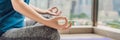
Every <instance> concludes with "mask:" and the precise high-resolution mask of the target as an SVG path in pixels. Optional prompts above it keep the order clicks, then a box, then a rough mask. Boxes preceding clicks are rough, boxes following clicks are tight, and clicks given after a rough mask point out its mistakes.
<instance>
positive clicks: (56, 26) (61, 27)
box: [46, 17, 72, 30]
mask: <svg viewBox="0 0 120 40" xmlns="http://www.w3.org/2000/svg"><path fill="white" fill-rule="evenodd" d="M61 19H62V20H65V24H63V25H60V24H59V23H58V20H61ZM46 24H47V25H48V26H50V27H51V28H54V29H58V30H66V29H69V28H70V27H71V25H72V23H70V24H69V23H68V20H67V18H66V17H55V18H53V19H50V20H48V21H47V23H46Z"/></svg>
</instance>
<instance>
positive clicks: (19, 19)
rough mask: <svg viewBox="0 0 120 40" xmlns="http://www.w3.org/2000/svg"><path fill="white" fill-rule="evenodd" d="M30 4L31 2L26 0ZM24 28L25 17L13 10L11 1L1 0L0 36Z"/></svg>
mask: <svg viewBox="0 0 120 40" xmlns="http://www.w3.org/2000/svg"><path fill="white" fill-rule="evenodd" d="M25 2H26V3H27V4H29V0H25ZM23 26H24V16H23V15H21V14H20V13H18V12H16V11H15V10H14V9H13V6H12V4H11V0H0V35H2V34H3V33H4V32H6V31H7V30H9V29H12V28H20V27H23Z"/></svg>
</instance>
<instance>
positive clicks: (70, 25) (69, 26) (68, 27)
mask: <svg viewBox="0 0 120 40" xmlns="http://www.w3.org/2000/svg"><path fill="white" fill-rule="evenodd" d="M71 27H72V23H70V24H69V25H68V26H67V27H65V28H64V29H65V30H66V29H70V28H71Z"/></svg>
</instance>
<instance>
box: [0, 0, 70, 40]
mask: <svg viewBox="0 0 120 40" xmlns="http://www.w3.org/2000/svg"><path fill="white" fill-rule="evenodd" d="M40 14H51V15H54V16H56V17H55V18H53V19H46V18H44V17H42V16H41V15H40ZM60 14H61V11H60V10H58V9H57V8H56V7H52V8H50V9H48V10H41V9H38V8H36V7H34V6H31V5H29V0H0V35H1V37H2V38H3V37H4V38H10V39H13V40H14V39H15V40H16V39H20V40H24V39H26V40H29V39H30V40H31V38H33V39H36V40H48V39H49V40H60V38H59V34H58V32H57V31H56V29H57V30H66V29H69V28H70V27H71V24H70V25H69V24H68V21H67V19H66V17H62V16H59V15H60ZM23 15H24V16H26V17H28V18H30V19H33V20H35V21H37V22H38V23H42V24H44V25H45V26H32V27H28V28H27V27H24V28H21V27H23V26H24V16H23ZM59 19H64V20H65V21H66V22H65V24H64V25H59V24H58V20H59ZM46 29H47V30H46ZM49 32H50V33H49ZM37 37H38V39H37ZM10 39H9V40H10Z"/></svg>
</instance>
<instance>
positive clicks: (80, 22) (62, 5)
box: [31, 0, 92, 26]
mask: <svg viewBox="0 0 120 40" xmlns="http://www.w3.org/2000/svg"><path fill="white" fill-rule="evenodd" d="M31 1H32V2H31V4H33V5H35V6H37V7H39V8H42V9H47V8H49V7H53V6H57V7H58V8H59V9H60V10H61V11H62V15H63V16H66V17H67V18H69V21H71V22H72V25H73V26H91V25H92V21H91V7H92V1H91V0H31Z"/></svg>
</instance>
